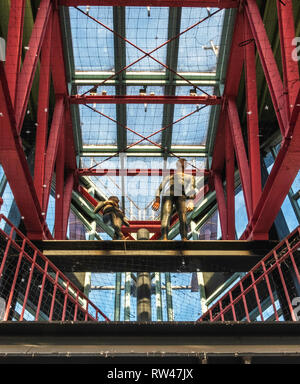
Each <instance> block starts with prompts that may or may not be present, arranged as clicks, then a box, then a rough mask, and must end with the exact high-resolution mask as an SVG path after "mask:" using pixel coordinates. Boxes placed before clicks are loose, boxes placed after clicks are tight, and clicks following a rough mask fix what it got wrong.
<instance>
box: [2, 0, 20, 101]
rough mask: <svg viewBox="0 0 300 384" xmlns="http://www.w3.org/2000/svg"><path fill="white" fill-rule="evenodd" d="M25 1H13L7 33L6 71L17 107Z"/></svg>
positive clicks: (12, 97)
mask: <svg viewBox="0 0 300 384" xmlns="http://www.w3.org/2000/svg"><path fill="white" fill-rule="evenodd" d="M24 13H25V0H11V2H10V11H9V23H8V31H7V45H6V63H5V70H6V76H7V82H8V86H9V91H10V97H11V100H12V104H13V105H15V97H16V87H17V79H18V75H19V71H20V65H21V57H22V38H23V24H24Z"/></svg>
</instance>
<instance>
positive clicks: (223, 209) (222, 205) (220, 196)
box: [214, 172, 228, 240]
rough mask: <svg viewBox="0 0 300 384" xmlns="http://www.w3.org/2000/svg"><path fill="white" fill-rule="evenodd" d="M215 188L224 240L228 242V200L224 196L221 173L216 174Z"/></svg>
mask: <svg viewBox="0 0 300 384" xmlns="http://www.w3.org/2000/svg"><path fill="white" fill-rule="evenodd" d="M214 187H215V191H216V197H217V203H218V211H219V217H220V224H221V232H222V239H223V240H226V238H227V221H228V220H227V206H226V200H225V195H224V188H223V182H222V177H221V175H220V173H218V172H216V173H214Z"/></svg>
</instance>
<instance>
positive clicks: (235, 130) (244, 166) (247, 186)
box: [227, 98, 252, 220]
mask: <svg viewBox="0 0 300 384" xmlns="http://www.w3.org/2000/svg"><path fill="white" fill-rule="evenodd" d="M227 112H228V121H229V127H230V131H231V136H232V141H233V145H234V150H235V155H236V159H237V163H238V168H239V172H240V178H241V182H242V188H243V193H244V198H245V204H246V210H247V215H248V219H249V220H250V218H251V217H252V200H251V183H250V173H249V164H248V159H247V154H246V150H245V144H244V139H243V135H242V129H241V124H240V119H239V115H238V111H237V107H236V102H235V100H233V99H231V98H229V99H228V106H227Z"/></svg>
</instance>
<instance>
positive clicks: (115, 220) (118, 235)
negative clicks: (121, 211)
mask: <svg viewBox="0 0 300 384" xmlns="http://www.w3.org/2000/svg"><path fill="white" fill-rule="evenodd" d="M111 218H112V220H111V221H112V227H113V229H114V231H115V235H114V240H124V239H125V236H124V235H123V233H122V232H121V227H122V218H121V217H119V216H118V215H116V214H115V213H112V214H111Z"/></svg>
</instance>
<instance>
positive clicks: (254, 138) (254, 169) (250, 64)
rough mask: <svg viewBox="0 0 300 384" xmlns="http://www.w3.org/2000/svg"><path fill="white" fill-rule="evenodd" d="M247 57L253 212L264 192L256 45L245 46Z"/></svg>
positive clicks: (248, 36)
mask: <svg viewBox="0 0 300 384" xmlns="http://www.w3.org/2000/svg"><path fill="white" fill-rule="evenodd" d="M244 37H245V41H250V40H251V39H252V38H253V37H252V33H251V30H250V26H249V24H248V20H247V19H245V35H244ZM244 55H245V82H246V103H247V111H246V112H247V132H248V156H249V169H250V179H251V196H252V205H253V210H254V209H255V207H256V205H257V203H258V201H259V199H260V196H261V191H262V184H261V164H260V147H259V125H258V108H257V85H256V56H255V47H254V43H250V44H246V45H245V46H244Z"/></svg>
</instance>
